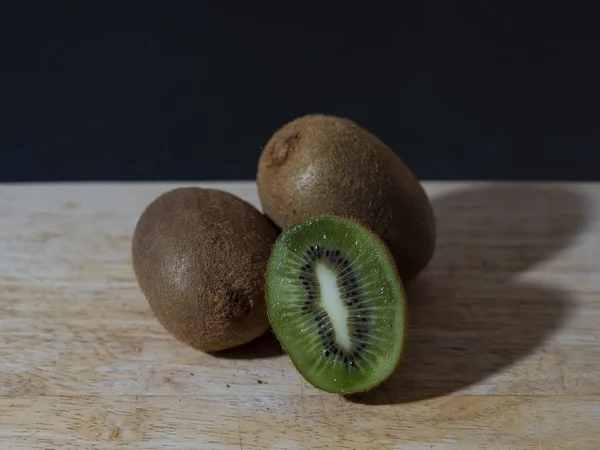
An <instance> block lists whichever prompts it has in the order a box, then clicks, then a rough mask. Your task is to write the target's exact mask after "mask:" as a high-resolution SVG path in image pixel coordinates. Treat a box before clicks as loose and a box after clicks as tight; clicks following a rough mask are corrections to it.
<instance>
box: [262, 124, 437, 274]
mask: <svg viewBox="0 0 600 450" xmlns="http://www.w3.org/2000/svg"><path fill="white" fill-rule="evenodd" d="M257 183H258V193H259V197H260V202H261V206H262V209H263V211H264V212H265V214H266V215H267V216H269V217H270V218H271V220H272V221H273V222H275V224H276V225H277V226H279V227H280V228H282V229H284V230H285V229H286V228H288V227H290V226H292V225H293V224H295V223H297V222H300V221H302V220H304V219H306V218H309V217H312V216H319V215H334V216H340V217H346V218H349V219H354V220H356V221H358V222H360V223H362V224H363V225H365V226H366V227H367V228H369V229H370V230H371V231H372V232H374V233H375V234H376V235H378V236H380V237H381V239H382V240H383V241H384V243H385V244H386V245H387V246H388V248H389V249H390V251H391V253H392V255H393V256H394V260H395V263H396V265H397V268H398V273H399V275H400V277H401V279H402V280H403V281H404V282H406V281H410V280H412V279H413V278H415V277H416V276H417V275H418V274H419V273H420V272H421V271H422V270H423V269H424V268H425V267H426V266H427V264H428V263H429V261H430V260H431V258H432V257H433V253H434V249H435V241H436V225H435V216H434V213H433V208H432V207H431V204H430V201H429V198H428V197H427V194H426V193H425V191H424V189H423V187H422V186H421V184H420V182H419V180H418V179H417V177H416V176H415V175H414V174H413V172H412V171H411V170H410V169H409V168H408V167H407V166H406V164H405V163H404V162H403V161H402V160H401V159H400V157H398V156H397V155H396V154H395V153H394V152H393V151H392V150H391V149H390V148H389V147H388V146H387V145H386V144H385V143H384V142H382V141H381V140H380V139H379V138H378V137H376V136H375V135H373V134H372V133H371V132H370V131H368V130H367V129H365V128H363V127H362V126H359V125H358V124H357V123H355V122H354V121H352V120H350V119H347V118H342V117H335V116H330V115H323V114H311V115H306V116H303V117H299V118H297V119H295V120H293V121H291V122H289V123H287V124H285V125H284V126H282V127H281V128H279V129H278V130H277V131H276V132H275V133H274V134H273V135H272V136H271V138H270V139H269V141H268V142H267V145H266V146H265V148H264V149H263V151H262V153H261V155H260V159H259V163H258V171H257Z"/></svg>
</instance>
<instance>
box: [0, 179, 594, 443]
mask: <svg viewBox="0 0 600 450" xmlns="http://www.w3.org/2000/svg"><path fill="white" fill-rule="evenodd" d="M174 186H175V185H174V184H120V185H119V184H81V185H77V184H64V185H43V184H42V185H0V286H1V289H0V447H1V448H15V449H30V448H35V449H66V448H73V449H89V448H127V449H133V448H142V449H149V448H160V449H162V448H173V449H184V448H206V449H215V450H218V449H244V450H248V449H275V448H278V449H279V448H281V449H283V448H286V449H316V448H331V449H350V448H357V449H371V448H373V449H378V448H381V449H388V448H389V449H392V448H398V449H402V448H424V449H460V450H469V449H480V448H485V449H495V448H498V449H499V448H502V449H539V448H546V449H562V448H572V449H598V448H600V185H594V184H579V185H568V184H494V183H487V184H468V183H465V184H461V183H425V186H426V188H427V191H428V192H429V194H430V196H431V198H432V201H433V204H434V207H435V210H436V214H437V216H438V221H439V241H438V246H437V250H436V255H435V258H434V260H433V261H432V263H431V265H430V266H429V267H428V269H427V270H426V271H425V272H424V273H423V274H422V275H421V277H419V279H418V280H417V281H416V282H414V283H413V284H412V285H410V286H409V287H408V292H409V294H410V320H411V322H410V331H409V335H408V339H409V340H408V347H407V352H406V356H405V358H404V360H403V361H402V363H401V365H400V366H399V368H398V370H397V372H396V373H395V374H394V375H393V376H392V377H391V379H389V381H388V382H387V383H385V385H384V386H383V387H381V388H379V389H376V390H374V391H372V392H371V393H369V394H367V395H364V396H361V397H355V398H349V399H346V398H342V397H340V396H336V395H331V394H327V393H324V392H319V391H317V390H316V389H314V388H313V387H311V386H310V385H308V384H307V383H306V382H305V381H303V380H302V379H301V378H300V376H299V375H298V373H297V372H296V371H295V370H294V368H293V367H292V364H291V363H290V361H289V360H288V358H287V357H286V356H285V355H284V354H282V353H281V352H280V350H279V346H278V345H277V342H276V341H274V339H273V338H270V337H269V336H268V335H266V337H263V338H260V339H259V340H257V341H255V342H254V343H252V344H250V345H248V346H246V347H244V348H240V349H237V350H234V351H230V352H226V353H225V354H220V355H207V354H203V353H200V352H197V351H194V350H192V349H190V348H188V347H185V346H184V345H183V344H180V343H178V342H176V341H175V340H174V339H173V338H171V337H170V335H169V334H167V332H166V331H164V329H163V328H161V326H160V325H159V324H158V322H157V321H156V320H155V318H154V317H153V315H152V314H151V312H150V310H149V307H148V305H147V303H146V301H145V299H144V297H143V296H142V295H141V293H140V291H139V289H138V286H137V284H136V282H135V280H134V277H133V272H132V268H131V261H130V239H131V233H132V230H133V227H134V225H135V222H136V220H137V218H138V216H139V214H140V213H141V211H142V209H143V208H144V207H145V206H146V204H147V203H148V202H150V201H151V200H152V199H153V198H154V197H155V196H157V195H158V194H160V193H161V192H163V191H165V190H167V189H170V188H172V187H174ZM213 186H214V185H213ZM216 186H217V187H221V188H223V189H225V190H229V191H231V192H233V193H235V194H238V195H240V196H241V197H243V198H245V199H247V200H249V201H251V202H252V203H254V204H256V205H258V200H257V194H256V188H255V185H254V184H253V183H241V184H217V185H216Z"/></svg>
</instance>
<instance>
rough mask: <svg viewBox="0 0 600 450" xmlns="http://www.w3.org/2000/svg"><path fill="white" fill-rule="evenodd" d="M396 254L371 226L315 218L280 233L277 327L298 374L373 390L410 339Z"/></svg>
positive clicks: (326, 386)
mask: <svg viewBox="0 0 600 450" xmlns="http://www.w3.org/2000/svg"><path fill="white" fill-rule="evenodd" d="M393 261H394V260H393V258H392V256H391V254H390V252H389V250H388V249H387V247H386V246H385V244H383V243H382V242H381V240H380V239H379V238H378V237H377V236H376V235H375V234H373V233H372V232H371V231H370V230H369V229H367V228H366V227H365V226H363V225H361V224H359V223H358V222H355V221H353V220H350V219H347V218H341V217H335V216H317V217H311V218H308V219H306V220H303V221H301V222H298V223H296V224H295V225H293V226H291V227H289V228H287V229H286V230H285V231H284V232H283V233H282V234H281V235H280V236H279V238H278V239H277V242H276V243H275V246H274V247H273V250H272V252H271V257H270V259H269V264H268V268H267V287H266V294H267V311H268V314H269V319H270V322H271V326H272V328H273V332H274V333H275V335H276V336H277V338H278V340H279V342H280V343H281V345H282V346H283V348H284V349H285V350H286V352H287V354H288V355H289V357H290V359H291V360H292V362H293V364H294V365H295V367H296V368H297V370H298V371H299V372H300V374H301V375H302V376H303V377H304V378H305V379H306V380H307V381H308V382H309V383H311V384H312V385H313V386H315V387H317V388H319V389H322V390H324V391H328V392H334V393H339V394H352V393H356V392H363V391H366V390H369V389H371V388H373V387H375V386H377V385H378V384H380V383H381V382H383V381H384V380H385V379H386V378H388V377H389V376H390V374H391V373H392V372H393V371H394V369H395V368H396V366H397V365H398V363H399V361H400V357H401V354H402V350H403V348H404V341H405V329H406V298H405V292H404V288H403V286H402V282H401V281H400V278H399V277H398V272H397V269H396V266H395V264H394V262H393Z"/></svg>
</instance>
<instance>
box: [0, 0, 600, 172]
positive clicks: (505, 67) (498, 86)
mask: <svg viewBox="0 0 600 450" xmlns="http://www.w3.org/2000/svg"><path fill="white" fill-rule="evenodd" d="M526 3H527V2H519V3H517V4H516V5H518V6H511V5H510V4H509V3H505V2H487V1H479V2H473V3H471V2H469V3H464V2H449V1H441V0H440V1H428V2H408V4H409V5H408V6H406V5H405V6H402V3H400V4H396V3H395V2H394V3H390V6H389V7H387V8H380V7H377V6H376V5H374V4H370V3H364V2H362V3H357V4H356V6H354V7H352V6H350V4H348V3H346V4H340V5H343V6H340V5H336V6H335V7H334V6H330V7H328V6H326V5H325V4H315V5H312V4H308V3H286V2H279V3H278V4H274V5H275V7H267V6H260V4H257V3H255V2H249V3H247V4H242V5H225V4H222V5H221V6H216V5H217V4H216V3H214V4H213V5H212V6H210V5H206V4H202V3H199V2H165V1H162V2H157V1H146V2H118V3H117V2H115V3H109V2H100V1H98V2H94V1H87V2H64V1H48V2H36V3H34V2H25V1H23V2H2V6H0V11H2V14H0V24H1V25H2V26H1V28H0V29H1V30H2V31H1V40H0V58H1V59H0V124H1V125H0V180H1V181H23V180H167V179H177V180H182V179H186V180H215V179H253V178H254V177H255V172H256V163H257V159H258V156H259V154H260V151H261V148H262V146H263V145H264V144H265V143H266V141H267V140H268V139H269V137H270V135H271V134H272V133H273V132H274V131H275V130H276V129H277V128H278V127H279V126H281V125H283V124H284V123H285V122H287V121H289V120H291V119H293V118H295V117H297V116H300V115H303V114H306V113H314V112H321V113H329V114H336V115H342V116H346V117H350V118H352V119H354V120H356V121H357V122H359V123H360V124H362V125H364V126H366V127H367V128H369V129H370V130H371V131H372V132H374V133H375V134H377V135H378V136H379V137H381V138H382V139H383V140H384V141H385V142H387V143H388V144H389V145H390V146H391V147H392V148H393V149H394V150H395V151H396V152H397V153H398V154H399V155H400V156H401V157H402V158H403V159H404V160H405V161H406V162H407V163H408V164H409V166H411V167H412V168H413V170H414V171H415V172H416V173H417V175H418V176H419V177H421V178H423V179H579V180H580V179H599V178H600V175H599V170H598V168H599V167H600V164H599V163H600V153H599V151H598V149H599V148H600V132H599V120H598V119H599V117H600V114H599V113H600V107H599V105H600V88H599V82H600V81H599V80H600V61H599V59H600V58H599V55H600V51H599V50H600V47H599V46H598V44H599V40H598V31H597V30H598V28H599V27H598V17H599V15H598V13H597V10H598V8H597V7H595V6H593V5H594V3H592V2H589V3H587V4H581V6H575V4H573V3H566V2H562V3H564V4H565V5H567V4H568V5H570V6H567V7H564V6H563V7H561V8H559V7H552V6H547V5H546V6H543V7H533V6H531V5H529V6H524V5H525V4H526Z"/></svg>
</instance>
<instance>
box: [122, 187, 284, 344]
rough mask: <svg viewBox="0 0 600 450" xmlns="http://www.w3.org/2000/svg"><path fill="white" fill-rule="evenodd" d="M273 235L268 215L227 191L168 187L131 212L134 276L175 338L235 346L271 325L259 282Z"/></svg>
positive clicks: (275, 230)
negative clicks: (134, 215)
mask: <svg viewBox="0 0 600 450" xmlns="http://www.w3.org/2000/svg"><path fill="white" fill-rule="evenodd" d="M277 236H278V230H277V228H276V227H275V226H274V225H273V223H272V222H271V221H269V219H268V218H267V217H265V216H264V215H263V214H262V213H261V212H260V211H259V210H258V209H256V208H255V207H254V206H253V205H251V204H249V203H247V202H246V201H244V200H242V199H240V198H238V197H236V196H234V195H233V194H230V193H227V192H224V191H221V190H217V189H207V188H200V187H182V188H175V189H173V190H170V191H168V192H165V193H163V194H162V195H160V196H159V197H157V198H156V199H154V200H153V201H152V202H151V203H150V204H149V205H148V206H147V207H146V209H145V210H144V211H143V212H142V214H141V216H140V218H139V219H138V222H137V224H136V226H135V230H134V233H133V239H132V258H133V268H134V272H135V276H136V278H137V281H138V284H139V286H140V288H141V290H142V292H143V294H144V295H145V297H146V299H147V300H148V302H149V304H150V307H151V309H152V310H153V312H154V314H155V315H156V317H157V318H158V320H159V321H160V323H161V324H162V325H163V326H164V328H165V329H166V330H167V331H169V332H170V333H171V334H172V335H173V336H175V337H176V338H177V339H179V340H180V341H182V342H184V343H186V344H188V345H189V346H191V347H193V348H195V349H198V350H202V351H207V352H214V351H219V350H224V349H227V348H231V347H235V346H238V345H241V344H245V343H247V342H249V341H251V340H253V339H255V338H257V337H258V336H260V335H262V334H263V333H264V332H265V331H267V330H268V329H269V328H270V324H269V320H268V316H267V312H266V302H265V287H264V283H265V274H266V267H267V262H268V260H269V255H270V251H271V248H272V246H273V244H274V243H275V240H276V239H277Z"/></svg>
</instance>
